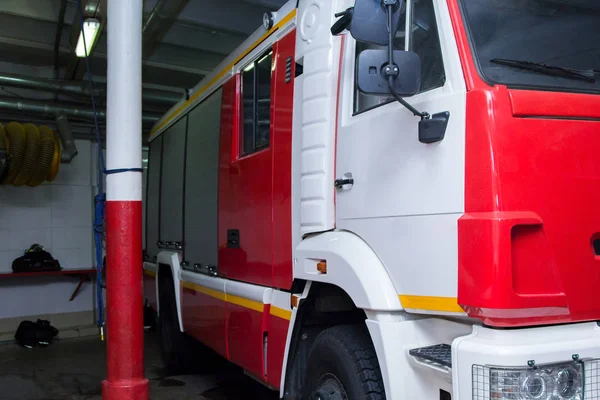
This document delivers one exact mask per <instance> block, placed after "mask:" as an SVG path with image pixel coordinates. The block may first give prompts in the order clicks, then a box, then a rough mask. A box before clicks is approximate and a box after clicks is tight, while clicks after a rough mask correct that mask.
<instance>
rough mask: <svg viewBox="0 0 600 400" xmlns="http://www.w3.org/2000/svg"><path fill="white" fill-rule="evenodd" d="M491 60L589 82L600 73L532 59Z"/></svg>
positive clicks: (593, 80) (495, 62) (594, 70)
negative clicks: (537, 61)
mask: <svg viewBox="0 0 600 400" xmlns="http://www.w3.org/2000/svg"><path fill="white" fill-rule="evenodd" d="M490 62H493V63H494V64H500V65H505V66H507V67H513V68H521V69H526V70H528V71H534V72H539V73H540V74H546V75H552V76H558V77H561V78H571V79H577V80H580V81H585V82H589V83H595V82H596V81H597V80H598V79H597V78H596V74H600V71H599V70H596V69H588V70H583V69H572V68H564V67H556V66H554V65H547V64H542V63H536V62H532V61H519V60H510V59H505V58H493V59H491V60H490Z"/></svg>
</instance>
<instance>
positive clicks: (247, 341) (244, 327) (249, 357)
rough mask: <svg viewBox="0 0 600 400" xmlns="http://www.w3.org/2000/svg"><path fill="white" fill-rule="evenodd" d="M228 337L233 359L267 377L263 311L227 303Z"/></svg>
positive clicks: (261, 376) (259, 375) (253, 372)
mask: <svg viewBox="0 0 600 400" xmlns="http://www.w3.org/2000/svg"><path fill="white" fill-rule="evenodd" d="M227 314H228V316H227V321H228V326H227V337H228V344H229V358H230V359H231V361H233V362H234V363H236V364H237V365H239V366H240V367H242V368H244V369H245V370H247V371H249V372H250V373H252V374H253V375H254V376H255V377H256V378H260V379H265V376H264V370H263V354H264V352H263V332H264V331H263V313H262V312H260V311H256V310H253V309H250V308H246V307H243V306H239V305H237V304H233V303H231V302H228V303H227Z"/></svg>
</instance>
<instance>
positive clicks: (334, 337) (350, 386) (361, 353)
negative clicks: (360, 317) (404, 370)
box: [302, 325, 385, 400]
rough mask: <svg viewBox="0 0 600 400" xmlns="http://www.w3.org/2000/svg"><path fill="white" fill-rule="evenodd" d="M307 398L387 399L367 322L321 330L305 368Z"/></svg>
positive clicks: (339, 399) (312, 399) (329, 399)
mask: <svg viewBox="0 0 600 400" xmlns="http://www.w3.org/2000/svg"><path fill="white" fill-rule="evenodd" d="M302 398H303V399H304V400H319V399H320V400H346V399H347V400H384V399H385V390H384V387H383V380H382V378H381V370H380V369H379V362H378V361H377V355H376V354H375V349H374V347H373V344H372V342H371V338H370V336H369V333H368V331H367V329H366V327H365V326H364V325H340V326H335V327H333V328H329V329H326V330H324V331H323V332H321V333H320V334H319V335H318V336H317V338H316V339H315V342H314V343H313V346H312V349H311V351H310V356H309V358H308V365H307V367H306V378H305V383H304V388H303V396H302Z"/></svg>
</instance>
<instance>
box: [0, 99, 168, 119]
mask: <svg viewBox="0 0 600 400" xmlns="http://www.w3.org/2000/svg"><path fill="white" fill-rule="evenodd" d="M0 110H4V111H13V112H21V113H28V114H34V115H40V116H44V117H51V118H55V117H56V116H57V115H64V116H65V117H68V118H77V119H87V120H92V119H94V111H93V110H92V108H91V107H89V106H83V105H79V104H71V103H61V102H53V101H46V100H31V99H20V98H16V97H8V96H0ZM96 110H97V115H98V119H99V120H101V121H104V120H106V110H105V109H100V108H97V109H96ZM160 117H161V115H160V114H158V113H151V112H144V113H143V114H142V122H143V123H146V124H152V123H154V122H156V121H158V120H159V119H160Z"/></svg>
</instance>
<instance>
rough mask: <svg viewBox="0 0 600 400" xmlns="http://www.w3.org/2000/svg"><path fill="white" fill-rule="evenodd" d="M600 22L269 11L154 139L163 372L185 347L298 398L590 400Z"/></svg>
mask: <svg viewBox="0 0 600 400" xmlns="http://www.w3.org/2000/svg"><path fill="white" fill-rule="evenodd" d="M599 22H600V3H599V2H598V1H597V0H502V1H493V0H406V1H400V0H356V1H354V0H299V1H296V0H292V1H289V2H288V3H287V4H286V5H285V6H283V7H282V8H281V9H280V10H279V11H278V12H276V13H271V14H266V15H265V16H264V21H263V26H262V27H261V28H260V29H258V30H257V31H256V32H255V33H254V34H253V35H252V36H251V37H250V38H249V39H248V40H247V41H245V42H244V43H243V44H242V45H241V46H240V47H239V49H238V50H236V51H235V53H234V54H232V55H231V56H229V57H228V58H227V59H226V60H225V61H224V62H223V63H222V64H221V65H220V66H219V67H218V68H216V70H215V71H214V72H213V73H211V74H210V75H208V76H207V77H206V78H205V79H204V80H203V81H202V82H200V83H199V84H198V86H197V87H195V88H194V89H193V90H192V91H191V93H190V96H189V98H188V99H187V100H185V101H182V102H181V103H180V104H178V105H176V106H175V107H174V108H173V109H172V110H171V111H170V112H169V113H168V114H167V115H165V116H164V118H162V120H160V121H159V122H158V123H157V125H156V126H155V128H154V130H153V132H152V134H151V138H150V150H149V164H148V165H149V169H148V173H147V179H148V181H147V194H146V201H145V207H146V225H145V235H146V243H145V250H144V252H145V261H144V271H145V274H144V277H145V278H144V286H145V289H144V291H145V297H146V301H147V304H148V305H149V306H150V307H152V309H154V310H156V312H157V315H158V321H159V325H158V326H159V331H160V337H161V343H162V347H163V353H164V356H165V362H166V364H167V366H168V367H169V368H171V369H172V370H177V369H178V368H179V367H181V366H182V365H184V364H186V363H188V362H190V359H189V358H190V355H191V351H189V347H188V345H187V344H186V343H188V342H189V340H190V338H193V339H195V340H196V341H198V342H201V343H202V344H203V345H205V346H206V347H208V348H210V349H212V350H214V351H215V352H216V353H218V354H220V355H221V356H222V357H224V358H226V359H227V360H229V361H231V362H232V363H234V364H237V365H238V366H240V367H242V368H243V369H244V370H245V371H246V372H247V373H248V374H249V375H251V376H253V377H255V378H256V379H257V380H259V381H261V382H263V383H264V384H266V385H268V386H270V387H272V388H274V389H277V390H279V392H280V395H281V397H283V398H287V399H322V400H328V399H384V398H388V399H411V400H413V399H436V400H448V399H454V400H459V399H460V400H464V399H473V400H484V399H495V400H518V399H524V400H527V399H544V400H582V399H585V400H588V399H600V327H599V326H598V324H597V322H596V321H598V320H600V297H599V296H598V293H596V290H598V288H599V287H600V212H599V207H600V72H599V71H600V23H599ZM259 24H260V21H259ZM407 27H408V28H407ZM191 362H194V363H197V364H198V363H202V362H203V358H202V357H199V358H196V359H193V360H191Z"/></svg>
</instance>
